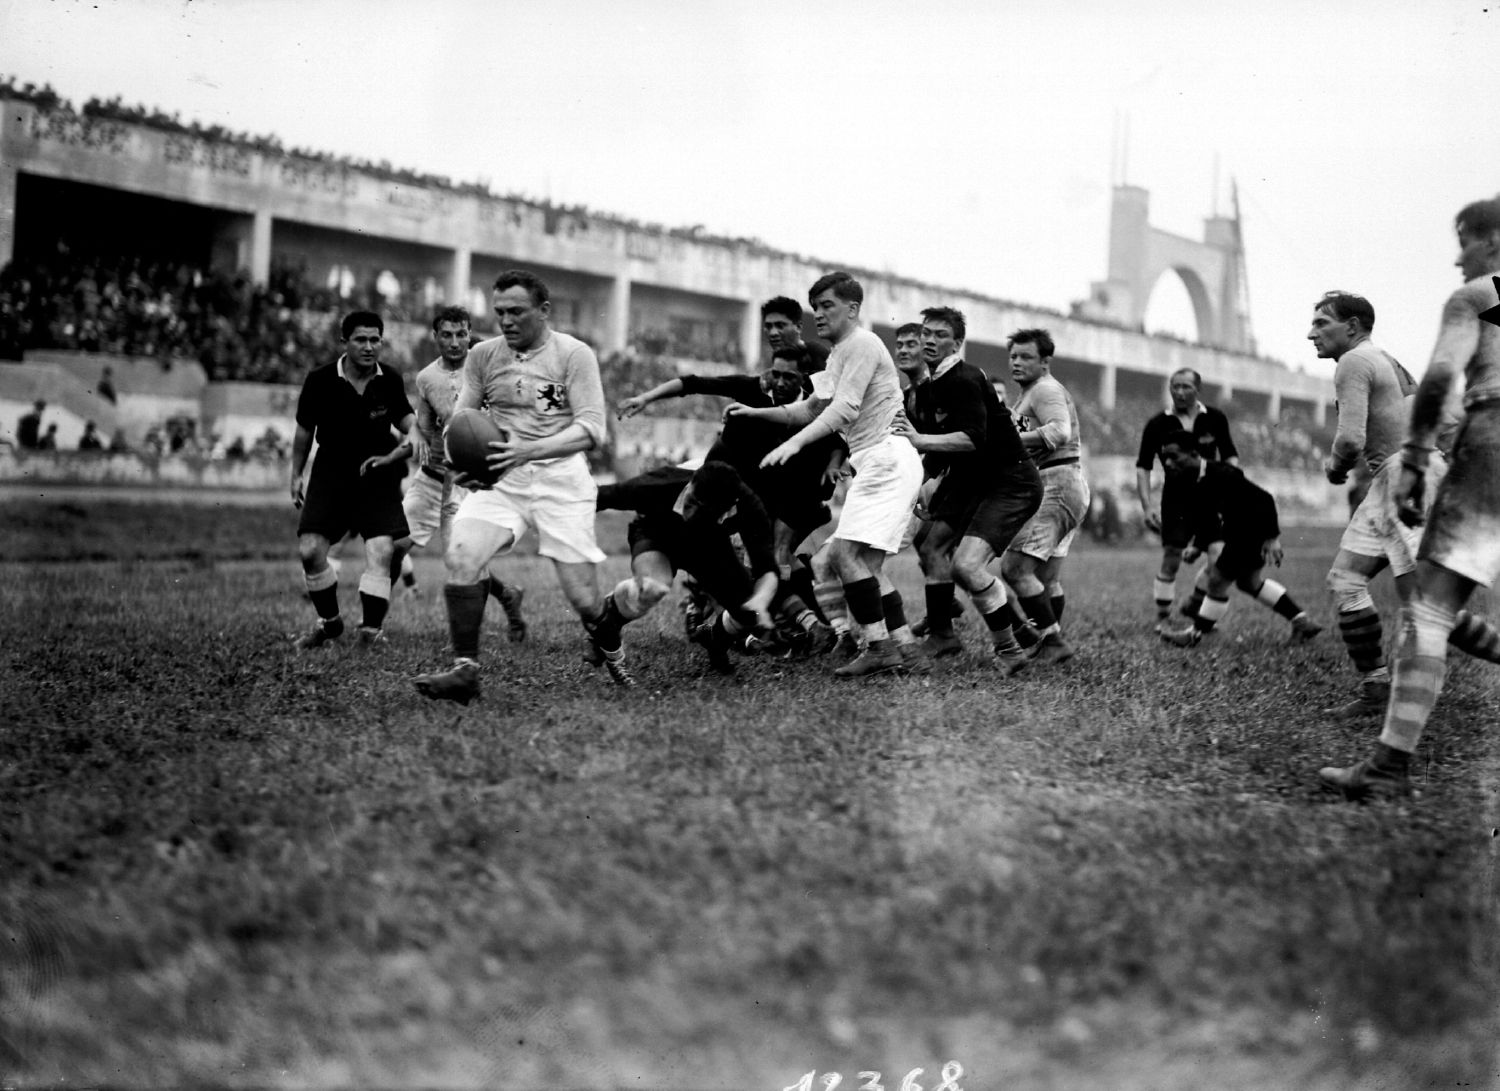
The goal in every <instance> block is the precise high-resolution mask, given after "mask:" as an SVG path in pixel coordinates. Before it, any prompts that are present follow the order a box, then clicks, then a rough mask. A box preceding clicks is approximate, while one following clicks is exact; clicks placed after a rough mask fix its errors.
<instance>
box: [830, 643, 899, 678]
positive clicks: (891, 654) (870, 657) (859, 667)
mask: <svg viewBox="0 0 1500 1091" xmlns="http://www.w3.org/2000/svg"><path fill="white" fill-rule="evenodd" d="M904 662H905V661H904V660H903V659H902V658H901V653H900V652H899V651H897V650H896V648H895V647H894V646H893V642H892V641H890V640H872V641H871V642H870V643H869V645H867V646H866V648H865V650H864V651H863V652H861V653H860V654H859V655H858V656H856V657H855V658H854V659H851V660H850V661H849V662H847V663H845V664H844V665H843V666H842V667H835V668H834V671H833V673H834V675H835V677H838V678H865V677H868V676H869V675H872V674H890V673H891V672H893V671H898V670H900V669H901V668H902V666H903V665H904Z"/></svg>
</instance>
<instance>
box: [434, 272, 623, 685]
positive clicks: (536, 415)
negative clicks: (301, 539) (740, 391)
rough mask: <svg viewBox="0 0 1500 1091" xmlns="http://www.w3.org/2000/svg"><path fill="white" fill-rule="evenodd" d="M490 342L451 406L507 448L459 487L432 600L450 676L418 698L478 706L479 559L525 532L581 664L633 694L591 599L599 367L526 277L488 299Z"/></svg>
mask: <svg viewBox="0 0 1500 1091" xmlns="http://www.w3.org/2000/svg"><path fill="white" fill-rule="evenodd" d="M491 302H492V304H493V306H494V310H495V317H496V318H497V319H499V323H500V336H499V337H493V338H490V339H489V340H487V341H481V342H480V343H479V344H477V345H475V346H474V347H473V348H472V349H470V350H469V354H468V357H467V360H466V362H465V363H464V385H463V390H462V391H461V392H460V394H459V396H458V401H457V403H456V404H455V406H454V411H455V412H457V411H458V410H460V409H477V408H479V407H480V406H481V405H482V404H487V405H488V412H489V414H490V417H491V418H492V419H493V420H494V422H495V423H496V424H497V425H498V426H499V427H500V428H501V429H502V430H503V431H504V433H505V435H506V436H507V438H506V439H505V440H504V441H502V442H499V443H494V444H491V447H492V448H493V453H492V454H491V455H490V456H489V465H490V470H491V471H492V472H493V473H495V474H498V475H501V476H500V477H499V479H498V480H497V481H496V482H495V483H494V484H493V485H490V486H485V485H483V484H482V483H481V482H477V481H474V480H473V479H471V478H469V477H467V476H465V475H460V476H459V477H458V478H456V479H455V484H457V485H459V486H461V487H465V488H469V489H470V490H471V491H470V492H469V493H468V495H466V496H465V497H464V498H463V500H462V501H461V502H460V504H459V508H458V514H457V515H456V517H455V518H454V521H453V530H452V533H451V534H450V536H449V540H448V549H447V551H446V554H445V556H444V560H445V562H446V565H447V569H448V582H447V585H446V586H445V587H444V588H443V597H444V599H445V600H446V603H447V607H448V628H449V631H450V633H451V635H452V639H453V655H454V662H453V666H452V667H451V668H449V669H448V670H446V671H438V672H435V673H432V674H424V675H419V676H418V677H417V678H415V679H414V680H413V681H414V684H415V685H416V688H417V691H418V692H419V693H421V694H423V695H424V696H426V697H433V698H440V699H443V700H449V701H457V702H459V703H460V704H467V703H468V702H469V701H471V700H472V699H473V698H475V697H477V696H478V695H479V690H480V676H479V632H480V627H481V626H482V624H483V622H484V607H485V602H486V600H487V599H488V597H489V582H488V580H487V579H486V578H485V575H484V572H485V568H486V567H487V566H488V564H489V562H490V560H491V558H493V557H494V556H496V555H497V554H500V553H504V552H506V551H507V550H509V549H510V548H511V547H512V546H514V545H515V543H516V541H517V539H519V538H520V537H521V535H522V534H523V533H524V532H525V530H526V528H527V527H530V526H534V527H536V530H537V534H538V536H539V537H540V539H541V543H540V548H539V552H540V553H541V555H542V556H543V557H549V558H551V560H552V564H553V567H554V569H555V570H556V572H557V580H558V583H559V585H561V587H562V591H563V595H564V596H565V597H566V598H567V600H568V602H569V603H570V604H571V605H572V607H573V609H574V610H576V611H577V613H578V617H579V619H580V620H581V621H582V622H583V626H584V629H585V630H586V631H587V633H588V638H589V645H588V647H589V651H588V658H589V660H590V661H591V662H594V663H596V664H599V663H602V664H603V665H604V666H605V667H606V668H607V669H608V671H609V673H610V676H611V677H612V678H613V679H614V680H615V681H616V682H617V683H618V684H620V685H626V686H628V685H633V684H634V679H633V678H631V676H630V672H629V670H628V669H627V668H626V665H625V649H624V646H623V644H622V643H621V640H620V629H621V627H622V626H623V625H624V623H625V619H624V618H623V617H621V616H620V613H619V611H618V610H617V609H616V608H615V607H614V605H613V600H612V599H610V598H607V597H604V596H601V595H600V593H599V584H598V565H599V563H600V562H601V561H603V560H604V553H603V551H602V550H600V548H599V546H598V544H597V543H596V541H595V539H594V501H595V496H596V495H597V493H598V486H596V485H595V484H594V479H593V476H592V475H591V474H590V473H589V467H588V461H587V459H586V458H585V457H584V452H585V451H588V450H590V449H592V448H594V447H597V446H599V445H600V444H602V443H603V442H604V428H605V418H604V414H605V410H604V388H603V386H602V385H601V383H600V379H599V361H598V359H597V358H596V357H595V356H594V350H593V349H591V348H589V347H588V345H586V344H584V343H583V342H582V341H580V340H578V339H577V338H576V337H570V336H569V335H567V334H565V333H558V332H557V331H555V330H553V329H552V328H551V326H550V324H549V318H550V315H551V310H552V304H551V297H550V294H549V292H548V290H547V285H546V284H545V283H544V282H543V281H542V280H541V278H539V277H538V276H536V274H534V273H531V272H527V271H524V270H516V269H512V270H510V271H508V272H504V273H501V274H500V276H499V277H498V278H497V279H496V280H495V285H494V290H493V292H492V294H491Z"/></svg>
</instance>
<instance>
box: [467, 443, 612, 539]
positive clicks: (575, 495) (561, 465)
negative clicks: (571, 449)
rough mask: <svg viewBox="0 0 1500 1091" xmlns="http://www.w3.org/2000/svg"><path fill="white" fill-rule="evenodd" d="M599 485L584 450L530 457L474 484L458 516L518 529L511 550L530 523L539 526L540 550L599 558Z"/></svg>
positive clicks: (509, 528)
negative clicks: (481, 485)
mask: <svg viewBox="0 0 1500 1091" xmlns="http://www.w3.org/2000/svg"><path fill="white" fill-rule="evenodd" d="M598 494H599V486H597V485H595V484H594V478H593V475H592V474H590V473H589V463H588V459H586V458H584V457H583V454H582V452H580V453H578V454H573V455H568V456H567V457H565V458H558V459H551V460H549V461H546V462H525V463H522V464H521V465H520V466H517V467H516V468H515V469H513V470H511V471H510V472H509V473H508V474H506V475H505V476H504V477H502V478H501V479H500V480H499V481H498V482H497V483H496V484H495V485H493V486H492V487H491V488H488V489H475V490H474V491H473V492H471V493H469V494H468V495H467V496H465V497H464V498H463V501H462V502H461V503H460V504H459V506H458V515H457V518H458V519H460V520H463V519H478V520H480V521H481V522H485V523H490V524H491V525H493V526H498V527H504V528H505V529H507V530H509V531H510V532H511V534H512V535H513V538H512V539H511V542H510V545H508V546H506V547H505V548H504V549H502V550H500V552H501V553H505V552H508V551H509V550H510V549H511V548H512V547H513V546H514V545H515V544H516V542H518V541H520V539H521V535H523V534H525V533H526V529H527V528H528V527H532V526H534V527H536V532H537V537H538V538H539V539H540V540H541V546H540V548H539V549H538V552H539V553H541V555H542V556H543V557H550V558H551V559H552V560H554V561H561V562H562V563H564V564H583V563H591V564H598V563H600V562H601V561H603V560H604V552H603V550H601V549H600V548H599V545H598V543H597V542H596V541H595V540H594V514H595V512H594V504H595V500H596V498H597V496H598Z"/></svg>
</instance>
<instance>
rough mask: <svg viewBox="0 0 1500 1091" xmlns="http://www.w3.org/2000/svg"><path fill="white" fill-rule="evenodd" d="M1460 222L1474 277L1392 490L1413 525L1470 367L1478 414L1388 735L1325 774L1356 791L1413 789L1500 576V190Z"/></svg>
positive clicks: (1454, 315)
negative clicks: (1465, 615) (1428, 733)
mask: <svg viewBox="0 0 1500 1091" xmlns="http://www.w3.org/2000/svg"><path fill="white" fill-rule="evenodd" d="M1454 227H1455V229H1456V231H1457V234H1458V259H1457V261H1456V262H1455V263H1454V264H1456V265H1457V266H1458V267H1459V270H1460V271H1461V272H1462V274H1463V278H1464V285H1463V287H1462V288H1460V289H1458V290H1457V291H1456V292H1454V293H1453V294H1452V295H1451V296H1449V297H1448V301H1447V303H1446V304H1444V306H1443V318H1442V325H1441V327H1440V328H1439V330H1438V338H1437V345H1436V346H1435V347H1434V349H1433V352H1432V361H1431V362H1430V363H1429V364H1428V365H1427V373H1426V374H1425V375H1423V376H1422V381H1421V382H1420V383H1419V384H1418V385H1417V392H1416V396H1415V398H1414V399H1413V401H1412V408H1411V421H1410V425H1409V426H1408V430H1407V433H1406V441H1405V443H1404V444H1403V445H1402V447H1401V455H1400V469H1399V470H1397V471H1396V473H1397V478H1396V482H1395V485H1394V488H1393V489H1392V493H1391V501H1392V502H1393V503H1394V504H1395V506H1396V509H1397V511H1398V513H1399V515H1400V518H1401V520H1402V522H1404V523H1406V524H1407V525H1408V526H1414V525H1417V524H1418V523H1420V522H1421V521H1422V518H1423V503H1422V497H1423V492H1424V490H1425V488H1426V487H1427V486H1426V476H1427V473H1428V469H1429V467H1430V466H1432V464H1433V453H1434V452H1435V451H1436V449H1437V443H1438V436H1439V433H1440V431H1441V428H1442V424H1443V411H1444V407H1445V406H1446V405H1447V403H1448V398H1449V392H1450V390H1451V389H1452V387H1453V386H1454V383H1455V381H1456V379H1457V377H1458V375H1459V373H1460V372H1462V373H1463V375H1464V379H1465V392H1464V398H1463V405H1464V410H1465V411H1466V414H1467V415H1466V417H1465V419H1464V422H1463V424H1462V425H1461V426H1460V428H1459V432H1458V436H1457V439H1456V440H1455V441H1454V444H1453V457H1452V460H1451V462H1450V465H1449V468H1448V473H1447V476H1445V477H1444V478H1443V480H1442V482H1441V484H1439V485H1438V486H1437V495H1436V497H1435V498H1434V500H1433V501H1432V508H1431V512H1430V514H1429V515H1428V516H1427V519H1426V522H1427V530H1426V531H1425V533H1423V535H1422V541H1421V545H1420V546H1419V547H1418V550H1417V568H1416V574H1417V579H1416V587H1415V588H1414V589H1413V591H1412V594H1411V600H1410V602H1409V603H1408V605H1407V607H1406V610H1405V614H1406V618H1405V625H1404V626H1403V633H1402V637H1401V643H1400V645H1399V646H1398V648H1397V652H1396V664H1395V671H1394V677H1393V678H1392V681H1391V697H1390V702H1389V703H1388V705H1387V706H1386V713H1385V725H1384V727H1383V728H1382V730H1381V733H1380V738H1379V740H1378V741H1377V742H1376V743H1375V747H1374V750H1373V752H1372V753H1371V754H1370V756H1369V757H1366V758H1364V759H1362V760H1361V761H1358V762H1355V763H1354V764H1353V765H1350V766H1345V767H1337V766H1330V767H1327V768H1325V769H1322V770H1320V771H1319V774H1318V775H1319V776H1320V777H1321V778H1322V781H1323V783H1324V784H1325V785H1327V786H1328V787H1329V788H1331V789H1334V790H1336V791H1339V792H1341V793H1342V794H1343V795H1344V796H1345V798H1348V799H1362V798H1365V797H1367V796H1371V795H1379V796H1402V795H1406V794H1408V793H1410V791H1411V774H1410V770H1411V759H1412V754H1413V753H1414V752H1415V751H1416V749H1417V743H1418V742H1419V741H1420V740H1421V737H1422V731H1423V729H1424V728H1425V727H1426V726H1427V721H1428V718H1429V717H1430V716H1431V715H1432V709H1433V706H1434V705H1436V704H1437V699H1438V695H1439V694H1440V693H1441V692H1442V688H1443V675H1444V672H1445V670H1446V667H1447V652H1448V640H1449V634H1450V633H1451V632H1452V631H1453V629H1454V627H1455V625H1456V624H1457V622H1458V615H1459V611H1460V609H1462V607H1463V606H1464V604H1465V603H1466V602H1467V601H1468V598H1469V596H1470V595H1471V594H1472V593H1473V591H1474V589H1475V588H1476V587H1481V586H1483V587H1488V586H1490V585H1491V584H1492V583H1493V582H1494V580H1495V577H1496V576H1497V575H1500V326H1497V325H1495V324H1494V320H1495V319H1496V318H1497V317H1500V311H1497V310H1496V307H1497V302H1500V301H1497V294H1496V287H1495V281H1494V277H1495V276H1496V275H1497V274H1500V198H1491V199H1489V200H1484V201H1475V202H1474V203H1473V204H1471V205H1468V206H1466V207H1465V208H1464V209H1463V210H1462V211H1460V212H1459V214H1458V215H1457V216H1456V217H1455V218H1454Z"/></svg>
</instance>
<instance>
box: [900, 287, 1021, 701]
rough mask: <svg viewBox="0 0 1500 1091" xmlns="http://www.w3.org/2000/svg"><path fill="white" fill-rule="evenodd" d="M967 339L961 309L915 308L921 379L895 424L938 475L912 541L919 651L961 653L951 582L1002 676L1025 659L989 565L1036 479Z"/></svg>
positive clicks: (1015, 527)
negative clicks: (918, 567)
mask: <svg viewBox="0 0 1500 1091" xmlns="http://www.w3.org/2000/svg"><path fill="white" fill-rule="evenodd" d="M965 333H966V323H965V320H964V316H963V312H962V311H958V310H955V309H953V308H952V307H929V308H928V309H927V310H925V311H923V312H922V330H921V339H922V353H923V357H924V360H925V363H926V365H927V368H926V369H927V378H926V381H925V382H921V383H919V384H918V385H916V386H915V387H914V388H913V392H912V397H911V398H909V400H908V402H907V404H908V406H909V409H908V414H909V416H911V417H912V420H911V421H910V423H908V422H907V421H904V420H899V419H898V422H897V425H896V430H897V431H898V433H900V434H902V435H904V436H906V438H907V439H908V440H910V441H911V443H912V445H913V446H915V447H916V449H917V450H918V451H920V452H922V453H923V455H924V456H925V459H924V461H925V464H926V469H927V473H928V474H929V475H939V474H940V475H941V478H940V481H939V483H938V486H937V489H936V491H935V492H934V493H933V496H932V499H931V502H930V504H929V513H930V520H929V523H928V525H927V526H926V527H925V528H924V533H922V534H921V535H920V536H919V537H920V541H919V544H918V550H919V552H920V555H921V558H922V571H923V573H924V574H925V576H926V597H927V625H928V634H927V638H926V640H925V641H923V644H922V651H923V653H924V654H926V655H927V656H929V657H931V658H934V659H936V658H940V657H942V656H946V655H956V654H958V653H960V652H962V651H963V643H962V642H961V641H960V640H959V638H958V636H957V634H956V633H954V631H953V591H954V584H955V583H957V584H958V585H959V586H961V587H963V589H964V590H965V591H967V592H968V593H969V597H970V598H972V599H973V600H974V605H975V607H976V608H977V609H978V610H979V612H980V614H981V615H982V616H983V617H984V621H985V624H986V625H987V626H988V627H989V630H990V637H991V641H992V643H993V645H994V650H995V655H996V657H997V660H996V661H997V663H998V665H999V667H1000V670H1001V672H1002V673H1003V674H1005V675H1006V676H1009V675H1011V674H1014V673H1015V672H1017V671H1019V670H1021V669H1022V668H1023V667H1025V666H1026V664H1027V663H1028V662H1029V660H1028V659H1027V658H1026V655H1025V653H1024V652H1023V651H1022V650H1021V646H1020V645H1019V644H1017V643H1016V638H1015V635H1014V634H1013V633H1012V631H1011V615H1010V611H1009V610H1007V609H1006V608H1005V604H1006V594H1005V584H1004V583H1003V582H1002V581H1001V580H999V579H997V578H996V577H995V576H994V575H992V574H991V573H990V571H989V565H990V563H991V562H992V561H994V560H995V558H996V557H997V556H999V555H1000V554H1002V553H1003V552H1004V551H1005V548H1006V546H1008V545H1010V542H1011V539H1013V538H1014V537H1015V536H1016V534H1017V532H1018V531H1020V529H1021V528H1022V527H1023V526H1025V525H1026V522H1027V520H1029V519H1030V518H1031V517H1032V516H1033V515H1035V514H1036V511H1037V508H1038V507H1040V506H1041V502H1042V479H1041V475H1040V474H1039V473H1038V472H1037V469H1036V466H1035V465H1034V464H1033V463H1032V461H1031V458H1030V456H1029V455H1028V454H1027V453H1026V448H1025V447H1023V446H1022V445H1021V437H1020V435H1019V434H1018V433H1017V432H1016V426H1015V422H1014V421H1012V420H1011V417H1010V414H1009V413H1007V412H1006V411H1005V407H1004V406H1002V405H1001V404H1000V399H999V398H998V397H997V396H996V394H995V388H994V387H993V386H992V385H991V384H990V381H989V379H988V378H987V377H986V376H985V374H984V372H982V371H980V370H979V369H978V368H977V367H975V366H974V365H972V364H970V363H968V362H966V361H965V360H964V358H963V343H964V335H965ZM913 425H915V427H913Z"/></svg>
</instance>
